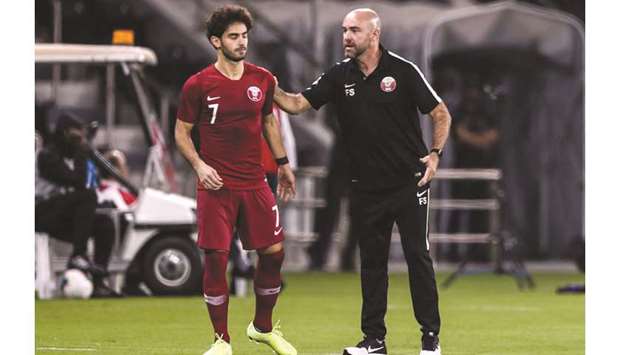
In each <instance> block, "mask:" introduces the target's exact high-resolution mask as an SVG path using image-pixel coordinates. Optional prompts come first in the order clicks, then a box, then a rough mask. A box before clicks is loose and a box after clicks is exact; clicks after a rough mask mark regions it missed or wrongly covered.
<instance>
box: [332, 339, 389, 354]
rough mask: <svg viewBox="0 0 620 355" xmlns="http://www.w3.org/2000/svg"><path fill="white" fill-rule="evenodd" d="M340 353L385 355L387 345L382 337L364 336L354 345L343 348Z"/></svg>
mask: <svg viewBox="0 0 620 355" xmlns="http://www.w3.org/2000/svg"><path fill="white" fill-rule="evenodd" d="M342 355H387V346H386V345H385V340H383V339H373V338H366V337H364V340H362V341H360V342H359V343H358V344H357V345H356V346H350V347H348V348H345V349H344V351H343V352H342Z"/></svg>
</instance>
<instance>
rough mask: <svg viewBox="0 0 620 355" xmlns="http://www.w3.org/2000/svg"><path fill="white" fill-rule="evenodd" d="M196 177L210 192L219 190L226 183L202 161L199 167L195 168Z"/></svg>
mask: <svg viewBox="0 0 620 355" xmlns="http://www.w3.org/2000/svg"><path fill="white" fill-rule="evenodd" d="M194 170H196V175H197V176H198V182H199V183H200V184H202V186H204V187H205V188H206V189H208V190H219V189H220V188H222V186H224V181H223V180H222V178H221V177H220V176H219V175H218V173H217V171H215V169H213V168H212V167H210V166H209V165H207V164H206V163H205V162H203V161H201V162H200V163H198V166H196V167H195V168H194Z"/></svg>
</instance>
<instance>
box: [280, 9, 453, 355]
mask: <svg viewBox="0 0 620 355" xmlns="http://www.w3.org/2000/svg"><path fill="white" fill-rule="evenodd" d="M342 31H343V32H342V40H343V46H344V55H345V57H346V59H344V60H343V61H341V62H340V63H337V64H336V65H334V66H333V67H331V68H330V69H329V70H328V71H327V72H326V73H324V74H323V75H321V76H320V77H319V78H318V79H317V80H316V81H315V82H314V83H313V84H312V86H310V87H309V88H307V89H306V90H305V91H303V92H302V93H298V94H291V93H287V92H284V91H282V90H281V89H280V88H276V91H275V96H274V100H275V101H276V102H277V104H278V105H280V107H281V108H283V109H284V110H285V111H287V112H289V113H292V114H297V113H301V112H304V111H306V110H308V109H310V107H312V108H314V109H316V110H318V109H319V108H320V107H322V106H323V105H325V104H326V103H331V104H332V105H333V106H334V108H335V111H336V113H337V116H338V122H339V124H340V127H341V132H342V133H341V134H342V138H343V142H344V144H345V147H346V151H347V154H348V156H349V158H350V162H351V178H352V180H351V186H352V188H351V189H352V193H351V201H350V203H351V228H353V230H354V232H356V233H359V234H358V237H359V243H360V256H361V257H360V259H361V283H362V297H363V302H362V327H361V328H362V332H363V333H364V339H363V340H362V341H361V342H360V343H359V344H357V345H356V346H351V347H347V348H345V349H344V354H345V355H346V354H349V355H358V354H359V355H362V354H364V355H365V354H387V346H386V344H385V335H386V332H387V331H386V327H385V321H384V318H385V313H386V310H387V289H388V267H387V266H388V256H389V248H390V239H391V235H392V228H393V225H394V222H396V224H397V225H398V229H399V232H400V236H401V243H402V247H403V251H404V254H405V258H406V261H407V266H408V270H409V288H410V291H411V298H412V302H413V309H414V315H415V318H416V320H417V321H418V323H419V324H420V326H421V331H422V351H421V352H420V354H421V355H431V354H433V355H438V354H440V353H441V352H440V347H439V330H440V318H439V305H438V296H437V286H436V281H435V272H434V270H433V264H432V260H431V257H430V253H429V240H428V217H429V204H430V194H431V190H430V181H431V179H432V178H433V175H434V174H435V172H436V171H437V166H438V165H439V160H440V157H441V152H442V149H443V147H444V144H445V143H446V140H447V137H448V135H449V131H450V122H451V117H450V113H449V112H448V109H447V107H446V105H445V104H444V103H443V102H442V100H441V98H440V97H439V96H438V95H437V93H436V92H435V90H433V88H432V87H431V86H430V84H429V83H428V82H427V81H426V79H425V77H424V75H423V74H422V72H421V71H420V69H419V68H418V66H417V65H416V64H415V63H413V62H411V61H409V60H407V59H404V58H402V57H400V56H398V55H397V54H395V53H393V52H391V51H389V50H387V49H385V48H384V47H383V46H382V45H381V43H380V35H381V20H380V19H379V16H378V15H377V13H376V12H375V11H373V10H371V9H356V10H353V11H351V12H350V13H348V14H347V15H346V17H345V18H344V20H343V22H342ZM418 111H419V112H421V113H423V114H429V115H430V118H431V120H432V127H433V132H432V133H433V134H432V144H431V149H430V152H429V150H428V148H427V146H426V144H425V143H424V141H423V137H422V130H421V127H420V119H419V115H418Z"/></svg>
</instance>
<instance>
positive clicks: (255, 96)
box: [247, 86, 263, 102]
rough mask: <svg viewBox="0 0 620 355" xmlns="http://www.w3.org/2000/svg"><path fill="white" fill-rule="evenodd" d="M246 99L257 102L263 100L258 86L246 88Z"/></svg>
mask: <svg viewBox="0 0 620 355" xmlns="http://www.w3.org/2000/svg"><path fill="white" fill-rule="evenodd" d="M247 93H248V99H250V100H252V101H254V102H259V101H260V100H261V99H262V98H263V91H262V90H261V89H260V88H259V87H258V86H250V87H249V88H248V91H247Z"/></svg>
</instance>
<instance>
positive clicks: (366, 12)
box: [342, 8, 381, 58]
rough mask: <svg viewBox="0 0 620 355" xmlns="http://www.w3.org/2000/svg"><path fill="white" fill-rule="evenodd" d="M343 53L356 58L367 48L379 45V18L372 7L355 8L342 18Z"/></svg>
mask: <svg viewBox="0 0 620 355" xmlns="http://www.w3.org/2000/svg"><path fill="white" fill-rule="evenodd" d="M342 31H343V32H342V44H343V46H344V55H345V56H346V57H348V58H357V57H358V56H360V55H362V54H363V53H364V52H365V51H366V50H367V49H369V48H371V49H374V48H378V47H379V37H380V35H381V19H380V18H379V15H378V14H377V13H376V12H375V11H374V10H372V9H368V8H364V9H355V10H353V11H351V12H349V13H348V14H347V15H346V16H345V17H344V20H342Z"/></svg>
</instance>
